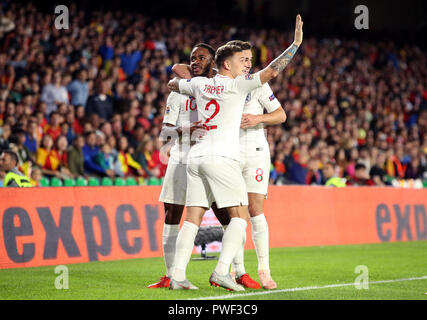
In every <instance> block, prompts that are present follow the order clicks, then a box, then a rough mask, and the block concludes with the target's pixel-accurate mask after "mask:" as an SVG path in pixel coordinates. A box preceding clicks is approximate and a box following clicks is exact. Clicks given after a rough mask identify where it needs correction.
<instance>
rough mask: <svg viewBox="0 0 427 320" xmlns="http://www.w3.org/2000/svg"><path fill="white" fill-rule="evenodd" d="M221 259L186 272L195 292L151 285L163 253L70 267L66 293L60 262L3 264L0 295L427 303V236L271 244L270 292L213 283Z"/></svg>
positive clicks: (250, 254) (251, 269)
mask: <svg viewBox="0 0 427 320" xmlns="http://www.w3.org/2000/svg"><path fill="white" fill-rule="evenodd" d="M193 257H197V256H193ZM216 261H217V260H207V261H191V262H190V264H189V266H188V269H187V277H188V279H189V280H190V281H191V282H193V283H194V284H195V285H197V286H198V287H199V288H200V290H196V291H170V290H168V289H147V288H146V286H147V285H148V284H150V283H153V282H156V281H158V279H159V278H160V276H162V275H163V274H164V272H165V271H164V264H163V259H162V258H150V259H132V260H121V261H109V262H92V263H84V264H72V265H68V266H67V267H68V277H69V278H68V279H69V282H68V285H69V288H68V289H66V290H64V289H62V290H58V289H56V288H55V279H56V277H58V276H59V274H55V272H54V270H55V266H48V267H37V268H22V269H4V270H0V299H1V300H7V299H14V300H30V299H42V300H44V299H55V300H58V299H59V300H62V299H75V300H102V299H114V300H116V299H126V300H129V299H131V300H134V299H142V300H181V299H199V298H203V299H208V298H209V297H210V298H212V297H213V298H214V299H215V300H220V299H222V298H226V299H233V296H235V298H236V299H239V300H242V299H244V300H251V299H260V300H311V299H316V300H326V299H333V300H340V299H346V300H347V299H363V300H365V299H368V300H371V299H372V300H376V299H385V300H394V299H411V300H427V241H414V242H394V243H382V244H369V245H348V246H320V247H301V248H274V249H270V265H271V273H272V276H273V278H274V279H275V281H276V282H277V284H278V289H277V290H271V291H266V290H245V291H244V292H243V293H240V292H239V293H230V292H228V291H226V290H224V289H223V288H216V287H211V286H210V284H209V282H208V279H209V276H210V273H211V272H212V271H213V269H214V267H215V265H216ZM245 265H246V271H247V272H248V273H249V274H250V275H252V276H253V278H254V279H256V280H258V275H257V264H256V255H255V251H253V250H247V251H246V252H245ZM360 265H362V266H366V267H367V268H368V277H369V283H368V288H367V289H357V288H356V287H355V286H354V285H353V284H354V283H355V280H356V277H358V276H359V275H360V274H357V273H355V269H356V267H357V266H360ZM421 277H424V278H421ZM418 278H421V279H418ZM383 280H396V281H390V282H383ZM328 286H329V287H328ZM295 288H299V289H295ZM266 292H268V294H265V293H266ZM241 294H244V296H242V295H241Z"/></svg>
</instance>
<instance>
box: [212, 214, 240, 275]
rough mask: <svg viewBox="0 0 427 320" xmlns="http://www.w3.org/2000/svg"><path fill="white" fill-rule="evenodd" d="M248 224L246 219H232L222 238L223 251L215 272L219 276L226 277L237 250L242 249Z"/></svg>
mask: <svg viewBox="0 0 427 320" xmlns="http://www.w3.org/2000/svg"><path fill="white" fill-rule="evenodd" d="M246 226H247V222H246V220H245V219H241V218H232V219H231V220H230V224H229V225H228V227H227V228H226V230H225V232H224V236H223V237H222V250H221V254H220V256H219V259H218V263H217V265H216V268H215V271H216V273H218V274H219V275H222V276H223V275H226V274H227V273H228V271H229V269H230V264H231V262H232V261H233V258H234V257H235V255H236V253H237V250H238V249H239V248H240V247H241V245H242V241H243V237H244V233H246Z"/></svg>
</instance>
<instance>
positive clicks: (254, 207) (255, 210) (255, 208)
mask: <svg viewBox="0 0 427 320" xmlns="http://www.w3.org/2000/svg"><path fill="white" fill-rule="evenodd" d="M248 210H249V215H250V216H251V217H256V216H259V215H260V214H262V213H263V208H262V205H260V204H259V203H250V204H249V207H248Z"/></svg>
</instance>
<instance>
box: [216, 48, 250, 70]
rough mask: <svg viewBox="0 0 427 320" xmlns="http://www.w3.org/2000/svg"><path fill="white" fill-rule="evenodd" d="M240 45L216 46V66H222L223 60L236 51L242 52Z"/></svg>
mask: <svg viewBox="0 0 427 320" xmlns="http://www.w3.org/2000/svg"><path fill="white" fill-rule="evenodd" d="M242 51H243V49H242V48H241V47H240V46H236V45H230V44H225V45H223V46H221V47H219V48H218V50H217V51H216V54H215V62H216V65H217V67H218V68H222V65H223V64H224V61H225V60H227V59H228V58H230V57H232V56H233V55H234V54H235V53H236V52H242Z"/></svg>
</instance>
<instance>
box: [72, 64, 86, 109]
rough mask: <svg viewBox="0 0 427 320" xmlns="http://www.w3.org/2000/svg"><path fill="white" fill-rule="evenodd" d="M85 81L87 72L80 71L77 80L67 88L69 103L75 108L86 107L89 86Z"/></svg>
mask: <svg viewBox="0 0 427 320" xmlns="http://www.w3.org/2000/svg"><path fill="white" fill-rule="evenodd" d="M86 80H87V71H86V70H85V69H80V70H79V72H78V73H77V78H76V79H74V80H73V81H72V82H71V83H70V84H69V85H68V86H67V90H68V92H69V94H70V96H71V101H70V102H71V104H72V105H73V106H75V107H77V106H85V105H86V102H87V99H88V97H89V84H88V82H87V81H86Z"/></svg>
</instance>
